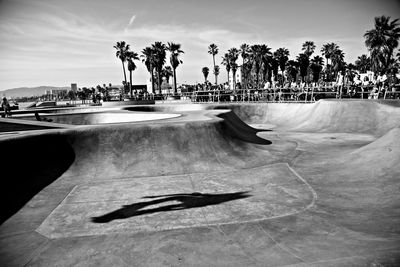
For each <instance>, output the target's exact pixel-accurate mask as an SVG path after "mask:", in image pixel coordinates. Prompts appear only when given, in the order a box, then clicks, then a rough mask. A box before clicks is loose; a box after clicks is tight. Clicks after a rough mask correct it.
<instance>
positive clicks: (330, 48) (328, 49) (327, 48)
mask: <svg viewBox="0 0 400 267" xmlns="http://www.w3.org/2000/svg"><path fill="white" fill-rule="evenodd" d="M338 48H339V46H338V45H337V44H335V43H327V44H324V45H323V46H322V49H321V53H322V55H323V56H325V58H326V66H328V59H330V58H331V56H332V54H333V52H334V51H335V50H336V49H338Z"/></svg>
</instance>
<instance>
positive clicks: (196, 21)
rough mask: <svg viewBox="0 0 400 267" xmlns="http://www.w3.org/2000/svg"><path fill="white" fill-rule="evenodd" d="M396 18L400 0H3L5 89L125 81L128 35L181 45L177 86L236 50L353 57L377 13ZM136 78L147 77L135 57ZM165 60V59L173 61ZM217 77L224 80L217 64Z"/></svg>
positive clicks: (361, 50) (0, 79)
mask: <svg viewBox="0 0 400 267" xmlns="http://www.w3.org/2000/svg"><path fill="white" fill-rule="evenodd" d="M381 15H386V16H390V17H391V18H392V19H394V18H400V1H399V0H277V1H272V0H247V1H243V0H224V1H222V0H201V1H200V0H198V1H195V0H159V1H155V0H113V1H109V0H85V1H82V0H0V91H1V90H5V89H9V88H15V87H25V86H26V87H35V86H41V85H50V86H69V85H70V84H71V83H77V84H78V87H84V86H89V87H91V86H96V85H98V84H104V83H106V84H108V83H112V84H121V81H122V80H123V72H122V65H121V61H120V60H119V59H117V58H116V57H115V49H114V48H113V45H115V43H116V42H117V41H122V40H124V41H126V42H127V43H128V44H130V46H131V48H132V50H133V51H135V52H137V53H139V54H140V52H141V51H142V50H143V48H145V47H146V46H150V45H151V44H153V43H154V42H156V41H162V42H164V43H167V42H174V43H179V44H181V45H182V50H183V51H184V52H185V54H183V56H182V58H181V59H182V60H183V64H182V65H180V66H179V67H178V68H177V81H178V84H179V83H195V82H201V81H203V74H202V71H201V69H202V68H203V67H209V68H210V69H212V64H213V63H212V56H211V55H210V54H208V46H209V45H210V44H211V43H215V44H216V45H218V47H219V54H218V55H217V57H216V63H217V64H218V65H221V64H220V63H221V56H222V55H223V53H225V52H226V51H227V50H228V49H229V48H231V47H237V48H239V46H240V45H241V44H242V43H247V44H249V45H252V44H267V45H268V46H269V47H271V49H272V51H275V50H276V49H278V48H280V47H285V48H287V49H289V51H290V58H292V59H295V58H296V56H297V55H298V54H299V53H300V52H301V46H302V43H304V42H305V41H314V43H315V44H316V46H317V48H316V53H315V55H318V54H319V55H320V54H321V53H320V50H321V47H322V45H323V44H325V43H328V42H335V43H336V44H338V45H339V46H340V48H341V49H343V51H344V52H345V60H346V61H347V62H349V63H350V62H351V63H354V61H355V60H356V59H357V57H358V56H360V55H361V54H366V53H367V52H368V51H367V49H366V47H365V44H364V37H363V35H364V33H365V32H366V31H367V30H370V29H372V28H373V22H374V17H376V16H381ZM137 65H138V69H137V70H136V71H135V72H134V73H133V83H134V84H145V83H146V80H147V79H148V78H149V74H148V72H147V70H146V67H145V66H144V64H143V63H142V62H141V61H139V62H137ZM167 65H169V60H167ZM220 77H221V78H220V79H219V80H220V81H224V79H226V72H225V71H224V67H223V66H221V74H220Z"/></svg>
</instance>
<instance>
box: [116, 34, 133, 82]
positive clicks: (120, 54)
mask: <svg viewBox="0 0 400 267" xmlns="http://www.w3.org/2000/svg"><path fill="white" fill-rule="evenodd" d="M113 47H114V48H115V49H117V52H116V53H115V56H116V57H117V58H119V59H120V60H121V62H122V70H123V72H124V80H125V84H126V83H127V82H126V71H125V62H126V53H127V52H128V51H129V45H128V44H126V43H125V41H121V42H117V43H116V45H114V46H113Z"/></svg>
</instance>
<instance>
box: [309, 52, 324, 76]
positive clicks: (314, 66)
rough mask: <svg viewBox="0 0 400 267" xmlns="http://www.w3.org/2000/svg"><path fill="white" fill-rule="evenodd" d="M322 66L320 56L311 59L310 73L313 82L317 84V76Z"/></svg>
mask: <svg viewBox="0 0 400 267" xmlns="http://www.w3.org/2000/svg"><path fill="white" fill-rule="evenodd" d="M323 66H324V59H323V58H322V57H320V56H315V57H314V58H313V59H311V65H310V68H311V71H312V73H313V82H318V80H319V76H320V74H321V71H322V69H323Z"/></svg>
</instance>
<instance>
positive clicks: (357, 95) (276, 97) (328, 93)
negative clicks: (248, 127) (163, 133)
mask: <svg viewBox="0 0 400 267" xmlns="http://www.w3.org/2000/svg"><path fill="white" fill-rule="evenodd" d="M326 98H335V99H344V98H353V99H389V98H390V99H399V98H400V84H397V85H395V86H393V87H391V88H376V87H374V86H372V85H368V86H341V85H338V86H321V87H305V88H279V87H277V88H270V89H237V90H206V91H194V92H193V93H192V95H191V101H192V102H303V103H312V102H315V101H318V100H319V99H326Z"/></svg>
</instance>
